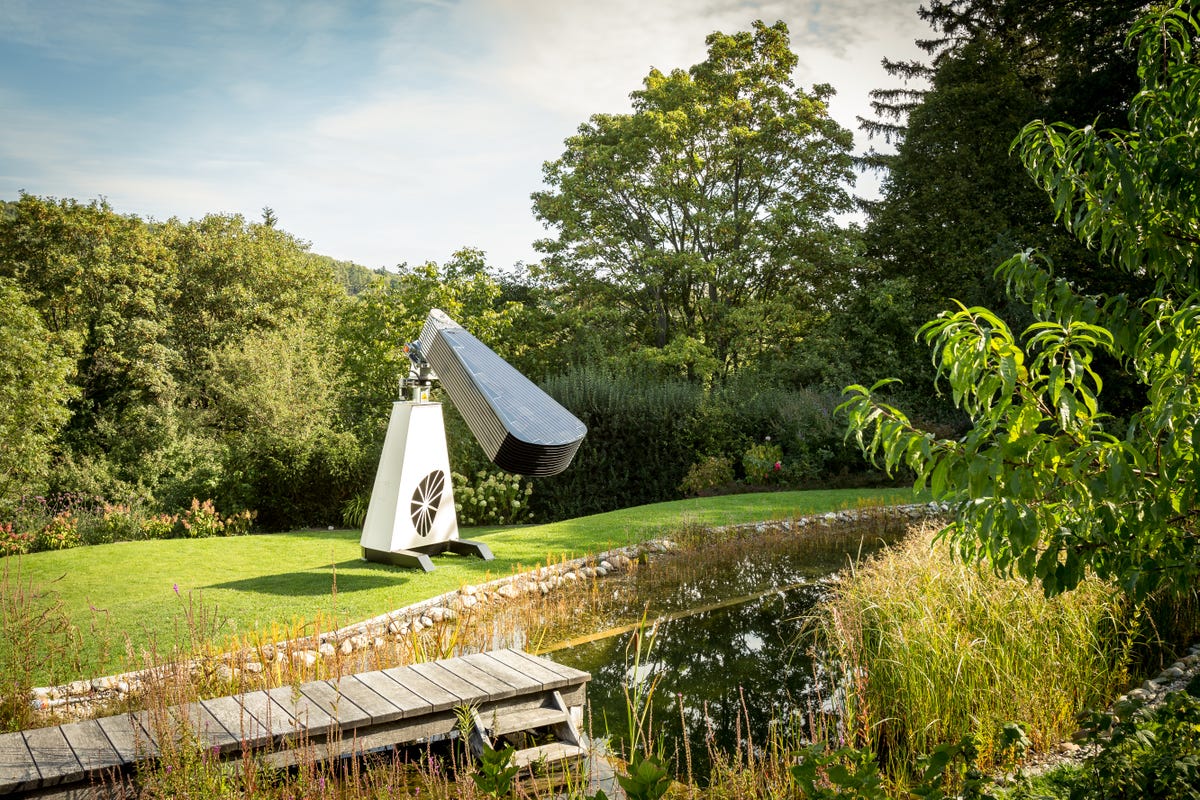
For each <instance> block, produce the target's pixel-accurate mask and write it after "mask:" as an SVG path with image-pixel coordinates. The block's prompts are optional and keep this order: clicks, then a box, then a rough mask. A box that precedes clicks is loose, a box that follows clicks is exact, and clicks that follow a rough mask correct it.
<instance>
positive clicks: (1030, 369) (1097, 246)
mask: <svg viewBox="0 0 1200 800" xmlns="http://www.w3.org/2000/svg"><path fill="white" fill-rule="evenodd" d="M1185 9H1186V6H1179V5H1177V6H1175V7H1173V8H1171V9H1169V10H1166V11H1162V12H1159V13H1154V14H1151V15H1148V16H1146V17H1145V18H1143V19H1142V20H1140V21H1139V22H1138V23H1137V25H1136V26H1135V29H1134V30H1133V32H1132V33H1131V34H1130V43H1131V46H1132V45H1133V44H1137V45H1138V54H1139V55H1138V64H1139V67H1138V76H1139V79H1140V83H1141V89H1140V91H1139V92H1138V93H1137V94H1136V96H1135V97H1134V99H1133V101H1132V104H1131V111H1130V113H1129V129H1128V130H1099V129H1097V128H1095V127H1092V126H1085V127H1074V126H1071V125H1068V124H1065V123H1052V124H1047V123H1042V122H1035V123H1031V124H1030V125H1028V126H1026V128H1025V129H1024V130H1023V131H1022V132H1021V135H1020V136H1019V138H1018V139H1017V141H1016V142H1015V144H1014V151H1015V152H1016V153H1017V154H1018V155H1019V156H1020V158H1021V161H1022V162H1023V163H1024V165H1025V167H1026V169H1027V170H1028V171H1029V173H1030V174H1031V175H1032V176H1033V177H1034V179H1035V181H1036V182H1037V184H1038V185H1039V186H1040V187H1041V188H1042V189H1043V190H1045V192H1046V193H1047V195H1048V196H1049V197H1050V199H1051V201H1052V203H1053V207H1054V210H1055V214H1056V216H1057V218H1058V220H1059V221H1060V222H1061V223H1062V224H1063V225H1064V226H1065V227H1066V228H1067V230H1069V231H1070V232H1071V233H1072V234H1073V235H1075V236H1076V237H1077V238H1078V239H1079V240H1080V241H1082V242H1083V243H1085V244H1087V245H1088V246H1089V247H1091V248H1093V249H1094V250H1095V251H1096V252H1098V253H1099V254H1100V255H1101V256H1102V257H1104V258H1105V259H1106V260H1107V261H1108V262H1109V263H1110V264H1111V265H1112V267H1113V268H1116V269H1120V270H1122V271H1124V272H1126V273H1131V274H1135V275H1138V276H1141V277H1143V278H1145V279H1146V280H1148V281H1150V282H1151V283H1152V284H1153V289H1152V291H1151V292H1149V293H1148V294H1147V295H1145V296H1135V295H1128V294H1112V295H1088V294H1084V293H1082V292H1080V291H1078V290H1077V289H1076V288H1075V287H1074V286H1072V284H1071V283H1070V282H1068V281H1066V280H1063V279H1062V278H1060V277H1057V276H1056V275H1055V272H1054V267H1053V263H1052V262H1051V261H1050V260H1049V259H1047V258H1046V257H1045V256H1043V255H1040V254H1038V253H1034V252H1029V251H1026V252H1024V253H1021V254H1018V255H1017V256H1014V257H1013V258H1011V259H1009V260H1008V261H1007V262H1005V264H1004V265H1002V267H1001V268H1000V270H999V272H998V274H999V275H1000V276H1001V277H1002V278H1003V279H1004V280H1005V282H1006V286H1007V289H1008V291H1009V293H1010V294H1012V295H1014V296H1016V297H1019V298H1021V299H1022V300H1023V301H1025V302H1028V303H1029V304H1030V307H1031V309H1032V311H1033V314H1034V316H1035V319H1036V321H1035V322H1034V323H1033V324H1032V325H1030V326H1029V327H1027V328H1026V329H1025V331H1024V332H1023V334H1022V335H1020V336H1017V335H1014V334H1013V332H1012V331H1011V330H1010V328H1009V326H1008V325H1007V324H1006V323H1005V322H1004V321H1003V320H1002V319H1001V318H1000V317H998V316H997V315H996V314H994V313H992V312H991V311H989V310H987V309H985V308H982V307H971V308H968V307H965V306H961V305H960V306H959V308H958V309H957V310H956V311H951V312H946V313H944V314H942V315H941V316H940V317H938V318H937V319H935V320H933V321H932V322H929V323H928V324H927V325H925V327H924V328H923V329H922V334H921V335H922V337H923V338H924V339H925V341H926V342H927V343H928V344H930V345H931V347H932V348H933V351H934V363H935V365H936V366H937V369H938V373H939V376H940V377H941V378H943V379H945V381H946V382H947V383H948V384H949V387H950V390H951V394H952V397H953V400H954V403H955V404H956V405H957V406H958V407H959V408H961V409H962V410H963V411H965V412H966V413H967V414H969V415H970V418H971V421H972V423H973V426H972V428H971V430H970V431H969V432H968V433H967V435H966V436H964V437H963V438H961V439H959V440H948V439H939V438H937V437H935V436H934V435H932V434H930V433H927V432H925V431H922V430H920V429H918V428H916V427H914V426H913V425H912V424H911V423H910V421H909V419H908V417H907V416H905V414H904V413H903V412H901V411H900V410H899V409H897V408H894V407H891V406H888V405H886V404H883V403H880V402H877V401H876V400H875V398H874V396H873V391H874V389H873V390H868V389H865V388H864V387H862V386H852V387H850V388H849V389H848V390H847V391H848V392H849V393H850V394H851V399H850V400H849V401H847V403H846V404H845V405H844V407H845V408H846V409H847V411H848V412H849V414H850V420H851V431H852V432H853V433H854V435H855V436H856V437H857V439H858V441H859V442H860V444H861V445H862V446H863V448H864V449H865V450H866V451H867V452H869V453H870V454H872V455H874V456H876V457H878V458H880V459H881V460H882V462H883V463H884V464H885V465H886V466H887V467H888V468H889V469H895V468H896V467H898V466H900V465H905V466H908V467H910V468H911V469H913V470H914V471H915V472H916V475H917V484H918V485H919V486H923V485H928V486H929V487H930V488H931V489H932V491H933V494H934V496H935V497H937V498H939V499H946V500H951V501H953V502H954V503H955V509H956V518H955V521H954V523H953V524H952V525H951V526H950V527H948V528H947V529H946V531H945V534H946V535H948V536H950V537H951V538H952V539H953V541H954V542H955V543H956V545H957V547H958V550H959V551H960V553H961V554H962V555H963V556H964V557H968V558H987V559H988V560H990V562H991V563H992V564H993V566H994V567H995V568H996V569H997V570H999V571H1001V572H1005V573H1011V572H1016V573H1019V574H1020V575H1022V576H1024V577H1026V578H1029V579H1037V580H1040V581H1041V583H1042V586H1043V587H1044V589H1045V591H1046V592H1047V593H1056V592H1060V591H1064V590H1068V589H1072V588H1074V587H1075V586H1076V585H1077V584H1078V583H1079V581H1080V580H1081V579H1082V578H1083V576H1084V575H1085V574H1086V572H1088V571H1092V572H1095V573H1096V574H1098V575H1100V576H1101V577H1104V578H1109V579H1113V580H1116V581H1118V582H1119V583H1120V585H1121V586H1123V587H1124V589H1125V590H1126V591H1127V592H1129V593H1130V594H1133V595H1135V596H1140V595H1144V594H1146V593H1148V592H1151V591H1153V590H1156V589H1158V588H1160V587H1168V588H1172V589H1176V590H1185V589H1188V588H1190V587H1192V586H1194V585H1195V580H1196V578H1197V577H1198V575H1200V524H1198V523H1200V505H1198V503H1197V500H1198V498H1197V492H1198V491H1200V383H1198V382H1197V371H1198V370H1200V273H1198V272H1197V269H1196V264H1197V263H1198V261H1197V257H1198V256H1200V177H1198V176H1197V173H1196V170H1195V165H1196V164H1197V163H1200V130H1198V128H1197V119H1200V66H1198V65H1197V57H1196V51H1195V50H1194V44H1195V42H1196V41H1197V39H1198V38H1200V22H1198V21H1197V19H1196V17H1195V16H1193V15H1192V14H1191V13H1190V12H1188V11H1187V10H1185ZM1101 356H1107V357H1109V358H1111V359H1112V360H1114V361H1115V362H1116V363H1117V364H1119V365H1120V369H1121V371H1122V374H1123V377H1124V378H1125V379H1126V380H1130V381H1136V382H1137V383H1138V384H1139V385H1140V386H1141V387H1143V389H1144V391H1145V397H1146V400H1145V404H1144V406H1143V407H1141V408H1140V409H1138V410H1137V411H1136V412H1135V413H1133V414H1132V415H1131V416H1130V417H1129V419H1128V420H1119V419H1116V418H1114V417H1112V416H1111V415H1110V414H1108V413H1106V412H1105V408H1104V405H1103V403H1102V397H1103V396H1104V394H1103V393H1104V389H1105V384H1104V381H1103V379H1102V377H1101V375H1100V374H1099V373H1098V371H1097V369H1096V360H1097V359H1098V358H1099V357H1101ZM876 388H877V387H876Z"/></svg>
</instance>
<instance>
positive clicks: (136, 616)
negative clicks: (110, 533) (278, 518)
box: [9, 489, 913, 681]
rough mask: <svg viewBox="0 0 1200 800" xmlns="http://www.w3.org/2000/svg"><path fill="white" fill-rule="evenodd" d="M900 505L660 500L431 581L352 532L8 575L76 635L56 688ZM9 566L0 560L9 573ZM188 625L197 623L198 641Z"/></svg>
mask: <svg viewBox="0 0 1200 800" xmlns="http://www.w3.org/2000/svg"><path fill="white" fill-rule="evenodd" d="M912 500H913V495H912V493H911V491H910V490H907V489H871V490H861V489H846V490H829V491H807V492H772V493H763V494H744V495H729V496H722V497H714V498H701V499H694V500H683V501H677V502H670V503H659V504H655V505H649V506H641V507H638V508H631V509H623V510H620V511H614V512H611V513H607V514H597V515H594V516H590V517H582V518H579V519H573V520H566V521H562V522H555V523H549V524H545V525H529V526H516V527H504V528H464V529H463V530H462V531H461V533H460V535H461V536H462V537H463V538H469V539H478V540H481V541H483V542H485V543H486V544H487V545H488V546H489V547H490V548H491V550H492V552H493V553H494V554H495V560H494V561H490V562H484V561H481V560H479V559H474V558H467V557H461V556H454V555H443V556H438V557H436V558H434V559H433V561H434V564H435V565H436V567H437V569H436V570H435V571H434V572H432V573H423V572H420V571H417V570H410V569H401V568H397V567H391V566H386V565H381V564H374V563H368V562H365V561H363V560H362V559H361V555H360V549H359V535H360V534H359V531H357V530H336V531H295V532H291V533H275V534H263V535H253V536H242V537H233V538H216V539H171V540H166V541H148V542H118V543H114V544H110V545H103V546H98V547H82V548H76V549H72V550H63V551H56V552H45V553H35V554H32V555H28V556H23V557H22V558H21V559H20V563H19V569H20V573H21V580H22V581H32V582H33V584H34V586H36V587H39V588H41V589H49V590H50V591H51V592H52V593H53V596H54V597H55V598H57V599H58V600H59V601H60V602H61V604H62V607H63V609H64V610H65V612H66V614H67V615H68V616H69V618H70V620H71V622H72V624H73V625H74V626H75V628H76V629H77V631H78V632H79V643H78V645H77V652H76V653H75V656H76V658H75V659H72V660H77V661H78V664H68V663H66V661H63V662H61V663H60V664H59V665H58V666H57V668H56V670H55V674H54V675H46V676H44V678H45V680H47V681H49V680H51V679H53V680H56V681H64V680H68V679H73V678H79V677H85V678H90V677H97V676H100V675H105V674H111V673H115V672H120V671H124V670H127V669H134V668H138V667H141V666H143V654H144V653H147V652H149V651H150V650H151V649H153V650H154V651H156V652H158V653H160V654H161V653H168V652H171V651H173V650H176V651H177V650H187V649H188V648H189V647H190V645H191V644H192V642H193V641H194V638H195V636H194V634H195V633H196V632H198V633H199V634H200V636H201V638H203V639H206V640H208V641H215V643H217V644H218V645H224V644H228V643H230V642H232V641H233V640H234V639H235V638H237V639H239V640H241V641H242V642H246V641H248V640H250V639H251V638H253V637H263V638H275V637H279V636H285V635H287V636H294V635H297V634H300V633H312V632H315V629H316V627H317V626H318V625H319V626H320V628H321V629H322V630H328V629H330V628H333V627H336V626H340V625H345V624H349V623H352V622H357V621H361V620H365V619H369V618H371V617H374V616H377V615H380V614H384V613H387V612H389V611H392V610H395V609H398V608H403V607H404V606H407V605H410V604H412V603H415V602H419V601H421V600H425V599H428V598H431V597H435V596H437V595H439V594H442V593H443V592H447V591H451V590H455V589H458V588H460V587H461V586H463V585H464V584H478V583H483V582H485V581H488V580H491V579H494V578H498V577H503V576H507V575H510V574H512V573H514V572H520V571H524V570H527V569H531V568H533V567H536V566H539V565H543V564H546V563H554V562H559V561H562V560H563V559H568V558H575V557H578V556H583V555H587V554H590V553H598V552H602V551H604V550H607V549H610V548H613V547H619V546H623V545H626V544H631V543H635V542H639V541H643V540H646V539H649V538H654V537H655V536H660V535H663V534H665V533H669V532H670V531H671V530H672V529H675V528H679V527H681V526H686V525H697V524H701V525H708V526H715V525H724V524H735V523H745V522H757V521H764V520H781V519H791V518H795V517H799V516H804V515H807V514H814V513H820V512H825V511H832V510H837V509H841V508H848V507H855V506H861V505H880V504H898V503H907V502H912ZM16 568H18V565H16V564H14V563H12V562H10V563H9V569H10V571H11V570H14V569H16ZM11 577H12V576H10V580H11ZM201 609H203V611H204V614H203V615H201V614H198V613H197V612H198V611H199V610H201ZM200 617H203V619H204V623H203V624H202V625H199V626H198V627H199V630H198V631H196V628H197V625H196V623H195V620H196V619H198V618H200ZM189 619H190V620H191V622H189Z"/></svg>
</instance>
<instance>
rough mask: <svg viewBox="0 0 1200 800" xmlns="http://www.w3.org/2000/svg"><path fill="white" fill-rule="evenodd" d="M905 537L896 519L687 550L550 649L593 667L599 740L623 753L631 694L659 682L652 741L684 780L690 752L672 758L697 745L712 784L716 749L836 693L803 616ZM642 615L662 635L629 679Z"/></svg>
mask: <svg viewBox="0 0 1200 800" xmlns="http://www.w3.org/2000/svg"><path fill="white" fill-rule="evenodd" d="M902 532H903V525H902V524H900V523H899V522H898V521H892V522H890V523H888V524H883V523H881V522H879V521H876V522H874V523H872V524H871V525H869V526H859V527H857V528H843V529H824V530H807V531H802V532H788V531H782V530H773V531H770V532H766V533H764V534H762V535H759V536H754V537H742V538H738V539H736V540H733V541H727V542H721V543H714V544H713V545H712V546H700V547H696V546H691V547H686V548H683V549H681V550H680V551H679V552H674V553H670V554H666V555H663V556H659V557H657V558H656V559H655V560H654V561H652V562H651V563H650V564H649V565H647V566H643V567H642V568H641V569H639V570H638V571H636V572H635V573H633V574H632V575H630V576H627V577H622V578H619V579H616V581H617V582H619V585H618V586H617V587H616V588H614V591H613V597H612V600H611V601H610V602H607V603H606V604H605V608H604V611H603V612H602V613H600V614H598V615H597V617H596V618H595V619H590V620H589V622H588V625H589V627H590V631H579V630H575V631H570V630H568V629H563V630H562V631H559V632H558V633H559V639H560V644H559V645H549V646H546V647H543V648H542V652H543V653H545V654H547V655H549V656H550V657H551V658H553V659H554V660H556V661H559V662H561V663H563V664H567V665H570V666H573V667H576V668H579V669H584V670H587V671H589V672H591V674H592V681H591V683H590V684H589V685H588V701H589V705H590V708H591V726H592V734H593V735H595V736H603V735H606V734H607V735H609V736H611V737H612V739H613V743H612V746H613V748H614V749H616V750H618V751H624V749H625V743H624V742H623V741H622V739H623V734H624V732H625V731H626V730H627V724H626V718H627V717H626V708H625V692H624V688H623V687H624V686H625V685H626V684H627V683H628V682H629V681H633V680H648V679H654V678H657V680H658V684H657V687H656V689H655V694H654V704H653V729H654V731H655V734H656V735H662V736H663V737H664V741H666V742H668V743H669V744H668V755H669V756H672V758H673V759H674V761H675V767H676V769H677V771H678V772H679V773H681V774H682V773H683V771H684V763H685V761H684V757H683V754H682V753H679V754H678V755H677V756H676V754H675V752H674V751H675V750H676V749H677V748H682V747H683V743H685V742H686V743H688V744H689V746H690V748H689V749H690V751H691V757H692V762H693V763H692V771H693V776H694V779H697V780H703V779H704V777H706V776H707V775H708V773H709V769H708V766H709V758H708V751H709V749H710V746H711V747H712V748H715V749H716V750H718V751H720V752H724V753H727V754H733V753H735V752H736V751H737V749H738V748H739V747H740V748H743V749H744V748H746V747H748V746H750V747H762V746H763V745H764V744H765V743H766V739H767V736H768V731H769V727H770V726H771V725H772V724H773V721H776V724H778V721H782V720H797V719H798V718H799V717H800V715H803V714H805V713H807V711H808V710H810V709H811V708H815V707H819V706H820V704H821V701H822V700H823V699H824V696H825V695H827V694H828V689H827V688H825V687H824V686H823V684H822V681H821V680H820V679H819V675H817V672H818V670H819V667H818V665H816V664H814V663H813V661H812V659H811V655H810V653H809V647H808V645H807V643H805V642H804V641H803V640H802V638H801V635H800V634H801V631H802V628H803V625H804V619H805V617H806V616H808V615H809V614H810V612H811V611H812V609H813V606H814V604H815V603H816V602H817V601H818V600H819V599H820V598H821V597H822V595H823V594H824V593H825V592H827V591H828V587H827V584H826V582H825V579H826V578H827V576H829V575H830V573H832V572H835V571H837V570H839V569H841V568H844V567H846V566H847V564H848V562H849V560H856V559H858V558H860V557H862V556H864V555H866V554H867V553H869V552H871V551H874V550H875V549H878V548H879V547H880V546H881V545H882V544H883V543H885V542H888V541H894V540H895V539H897V538H899V536H900V535H902ZM643 613H645V615H646V618H647V619H648V620H658V622H657V625H656V628H655V630H656V634H655V638H654V642H653V648H652V651H651V652H650V653H649V655H648V656H645V655H643V659H642V670H641V672H642V673H643V674H640V675H632V674H631V668H630V665H632V664H633V660H634V654H633V652H632V649H631V640H632V639H633V637H634V636H635V635H636V632H637V626H636V623H637V621H638V620H639V619H640V618H641V617H642V615H643ZM609 634H611V635H609ZM581 639H587V641H581ZM543 641H547V640H543ZM564 643H565V644H568V645H569V646H562V645H563V644H564ZM685 777H686V776H685Z"/></svg>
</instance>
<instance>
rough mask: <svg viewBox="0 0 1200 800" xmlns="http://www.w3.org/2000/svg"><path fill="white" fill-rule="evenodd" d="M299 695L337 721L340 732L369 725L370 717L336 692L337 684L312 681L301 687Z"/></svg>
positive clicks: (347, 698)
mask: <svg viewBox="0 0 1200 800" xmlns="http://www.w3.org/2000/svg"><path fill="white" fill-rule="evenodd" d="M300 693H301V694H303V695H304V696H305V697H307V698H308V700H309V702H310V703H312V704H313V705H315V706H316V707H317V708H319V709H321V710H322V711H324V712H325V713H326V714H328V715H329V716H331V717H333V718H334V719H335V720H337V724H338V727H340V728H341V729H342V730H352V729H354V728H357V727H359V726H360V725H369V724H371V715H370V714H368V713H367V712H366V711H363V710H362V709H361V708H359V707H358V706H356V705H355V704H354V703H353V702H352V701H351V700H350V698H349V697H345V696H344V695H343V694H342V693H341V692H340V691H338V688H337V684H334V683H330V682H329V681H313V682H311V683H305V684H303V685H301V687H300Z"/></svg>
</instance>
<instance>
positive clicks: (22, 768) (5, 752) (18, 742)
mask: <svg viewBox="0 0 1200 800" xmlns="http://www.w3.org/2000/svg"><path fill="white" fill-rule="evenodd" d="M41 780H42V774H41V773H40V772H38V768H37V764H36V762H34V760H33V754H32V753H30V752H29V745H27V744H26V743H25V737H24V736H22V735H21V734H20V733H4V734H0V794H11V793H13V792H20V791H24V790H26V789H36V788H37V786H38V784H39V783H40V782H41Z"/></svg>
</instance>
